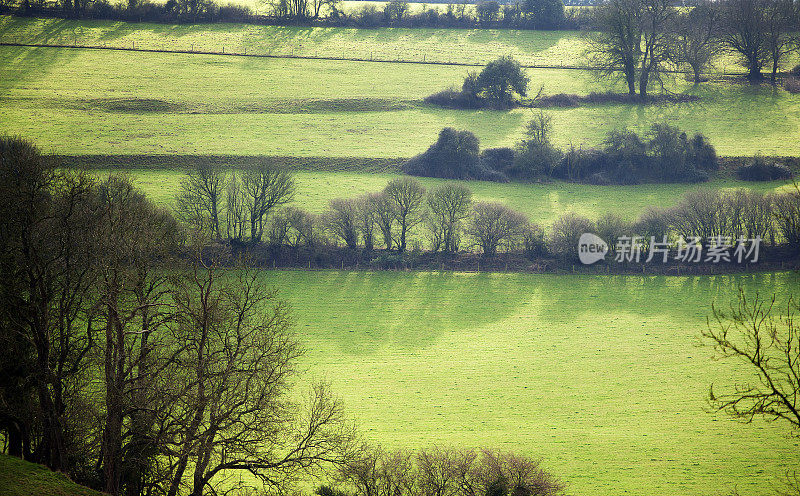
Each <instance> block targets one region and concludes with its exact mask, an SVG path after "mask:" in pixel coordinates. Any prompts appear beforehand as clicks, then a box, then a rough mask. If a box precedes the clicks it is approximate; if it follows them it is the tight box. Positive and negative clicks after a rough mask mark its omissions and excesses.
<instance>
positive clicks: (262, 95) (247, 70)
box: [0, 21, 800, 157]
mask: <svg viewBox="0 0 800 496" xmlns="http://www.w3.org/2000/svg"><path fill="white" fill-rule="evenodd" d="M62 22H64V21H62ZM162 27H163V28H166V27H164V26H162ZM0 70H2V74H3V77H2V78H1V79H0V132H5V133H13V134H21V135H23V136H26V137H28V138H31V139H33V140H35V141H36V142H37V143H38V144H39V146H40V147H42V148H43V149H44V150H45V152H48V153H60V154H86V153H106V154H122V153H143V154H170V153H183V154H234V155H239V154H242V155H291V156H337V157H343V156H344V157H346V156H357V157H410V156H412V155H415V154H417V153H420V152H421V151H423V150H425V149H426V148H427V146H428V145H430V144H431V143H432V142H433V141H434V140H435V139H436V135H437V134H438V132H439V130H440V129H441V128H442V127H445V126H452V127H456V128H458V129H468V130H471V131H473V132H475V133H476V135H477V136H478V137H479V138H480V139H481V143H482V145H483V146H484V147H493V146H512V145H514V143H515V142H517V141H518V140H519V139H520V137H521V136H522V133H523V130H524V126H525V123H526V122H527V121H528V119H529V118H530V115H531V111H530V110H522V109H520V110H515V111H510V112H503V111H459V110H449V109H440V108H434V107H431V106H427V105H423V104H422V103H421V99H422V98H424V97H425V96H426V95H429V94H431V93H433V92H435V91H437V90H439V89H442V88H445V87H447V86H449V85H451V84H457V83H458V82H459V81H460V79H461V78H462V77H463V76H464V74H465V73H466V70H467V69H466V68H464V67H455V66H436V65H410V64H393V63H369V62H342V61H320V60H299V59H261V58H250V57H226V56H214V55H186V54H161V53H141V52H139V53H137V52H109V51H103V50H84V49H55V48H17V47H0ZM529 74H530V77H531V79H532V86H534V87H538V86H539V85H544V87H545V93H548V94H552V93H558V92H570V93H582V94H585V93H588V92H589V91H592V90H603V89H606V88H607V85H605V84H603V83H602V82H599V81H595V80H594V79H593V77H592V76H591V75H590V74H589V73H586V72H585V71H574V70H560V69H542V70H530V71H529ZM676 84H677V83H676ZM687 91H691V92H694V93H697V94H698V95H700V96H701V100H700V101H699V102H695V103H686V104H679V105H671V106H646V107H645V106H629V105H592V106H586V107H580V108H574V109H554V110H550V111H549V113H550V115H552V117H553V124H554V140H555V142H556V143H557V144H559V145H561V146H567V145H568V144H569V143H573V144H575V145H595V144H597V143H599V142H600V141H601V140H602V139H603V137H604V136H605V134H606V133H607V132H608V131H609V130H610V129H613V128H618V127H623V126H628V127H631V128H635V129H638V130H640V131H643V130H646V129H647V128H648V127H649V126H650V124H651V123H652V122H655V121H667V122H670V123H672V124H675V125H678V126H681V127H682V128H685V129H687V130H690V131H701V132H703V133H705V134H706V135H707V136H708V137H709V138H710V139H711V142H712V143H713V144H714V145H715V146H716V147H717V150H718V152H719V153H720V154H722V155H753V154H755V153H757V152H759V151H760V152H762V153H764V154H767V155H800V140H798V139H797V136H798V129H800V95H791V94H789V93H787V92H785V91H783V90H780V89H778V90H773V89H770V88H766V87H761V88H759V87H750V86H743V85H724V84H717V83H715V84H707V85H702V86H700V87H699V88H696V89H688V90H687Z"/></svg>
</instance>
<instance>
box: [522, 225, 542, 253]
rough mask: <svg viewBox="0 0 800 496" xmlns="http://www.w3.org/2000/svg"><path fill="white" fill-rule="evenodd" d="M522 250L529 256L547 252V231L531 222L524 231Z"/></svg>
mask: <svg viewBox="0 0 800 496" xmlns="http://www.w3.org/2000/svg"><path fill="white" fill-rule="evenodd" d="M522 252H523V253H524V254H525V256H526V257H528V258H535V257H540V256H542V255H545V254H547V243H546V241H545V232H544V229H542V227H541V226H539V225H538V224H529V225H528V227H527V228H526V229H525V232H523V233H522Z"/></svg>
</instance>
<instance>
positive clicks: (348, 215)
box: [324, 199, 358, 250]
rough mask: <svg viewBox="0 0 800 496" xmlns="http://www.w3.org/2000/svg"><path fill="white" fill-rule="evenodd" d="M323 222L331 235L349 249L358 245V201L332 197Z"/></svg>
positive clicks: (353, 248)
mask: <svg viewBox="0 0 800 496" xmlns="http://www.w3.org/2000/svg"><path fill="white" fill-rule="evenodd" d="M329 206H330V208H329V210H328V212H326V213H325V216H324V223H325V226H326V228H327V229H328V230H329V231H330V232H331V233H333V235H334V236H335V237H337V238H339V239H341V240H342V241H343V242H344V244H345V245H346V246H347V247H348V248H350V249H351V250H355V249H356V248H357V247H358V203H357V201H356V200H352V199H334V200H331V201H330V202H329Z"/></svg>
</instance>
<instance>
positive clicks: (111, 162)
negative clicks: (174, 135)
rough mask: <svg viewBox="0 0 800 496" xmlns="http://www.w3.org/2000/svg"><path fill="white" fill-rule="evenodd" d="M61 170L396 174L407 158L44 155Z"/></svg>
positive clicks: (46, 159)
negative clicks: (274, 169) (271, 168)
mask: <svg viewBox="0 0 800 496" xmlns="http://www.w3.org/2000/svg"><path fill="white" fill-rule="evenodd" d="M43 157H44V159H45V161H47V162H48V163H49V164H52V165H55V166H58V167H70V168H76V169H151V170H170V169H190V168H193V167H197V165H199V164H208V165H215V166H219V167H224V168H230V169H247V168H250V167H255V166H256V165H263V164H265V163H269V164H273V165H276V166H278V167H281V168H286V169H289V170H296V171H311V172H315V171H321V172H367V173H373V174H380V173H385V174H394V173H399V172H400V167H401V165H402V164H403V162H405V161H406V160H408V158H402V157H397V158H381V157H290V156H279V155H57V154H54V155H44V156H43Z"/></svg>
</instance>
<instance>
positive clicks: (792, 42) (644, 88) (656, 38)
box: [588, 0, 800, 98]
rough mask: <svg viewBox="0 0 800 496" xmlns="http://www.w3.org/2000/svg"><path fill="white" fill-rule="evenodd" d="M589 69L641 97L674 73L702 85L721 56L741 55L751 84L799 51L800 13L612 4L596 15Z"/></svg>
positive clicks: (717, 5)
mask: <svg viewBox="0 0 800 496" xmlns="http://www.w3.org/2000/svg"><path fill="white" fill-rule="evenodd" d="M592 24H593V26H592V28H593V30H592V31H591V32H590V34H589V36H588V39H589V53H590V59H591V63H592V65H593V66H594V67H596V68H597V69H598V70H599V71H600V72H601V73H602V74H604V75H606V76H613V77H617V76H621V77H622V78H623V80H624V81H625V83H626V85H627V88H628V92H629V93H630V94H631V95H635V94H636V93H637V88H638V94H639V96H640V97H642V98H646V97H647V95H648V89H649V88H650V87H651V86H652V85H653V84H654V83H655V84H659V85H661V87H662V88H663V86H664V79H663V76H664V74H665V72H666V71H669V70H686V71H687V72H689V73H690V74H692V76H693V78H694V81H695V82H700V81H701V80H702V77H703V73H704V72H706V71H707V70H708V69H709V67H710V66H711V64H712V63H713V62H714V61H715V59H716V58H717V57H718V56H719V55H721V54H733V55H735V56H738V58H739V59H740V61H741V62H742V64H743V65H744V66H745V68H747V70H748V78H749V79H750V80H751V81H760V80H762V79H763V77H764V76H763V70H764V68H765V66H769V68H770V70H771V81H772V82H773V84H774V83H775V81H776V78H777V74H778V71H779V70H780V67H781V64H782V63H783V62H784V61H786V60H787V59H788V57H787V55H789V54H790V53H791V52H792V51H796V50H798V47H800V36H798V33H800V7H798V6H797V4H796V2H792V1H791V0H721V1H718V2H701V3H699V4H698V5H697V6H696V7H694V8H691V9H681V8H678V7H675V6H674V2H671V1H669V0H610V1H608V2H606V3H603V4H602V5H600V6H598V7H597V8H595V9H594V10H593V23H592Z"/></svg>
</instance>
